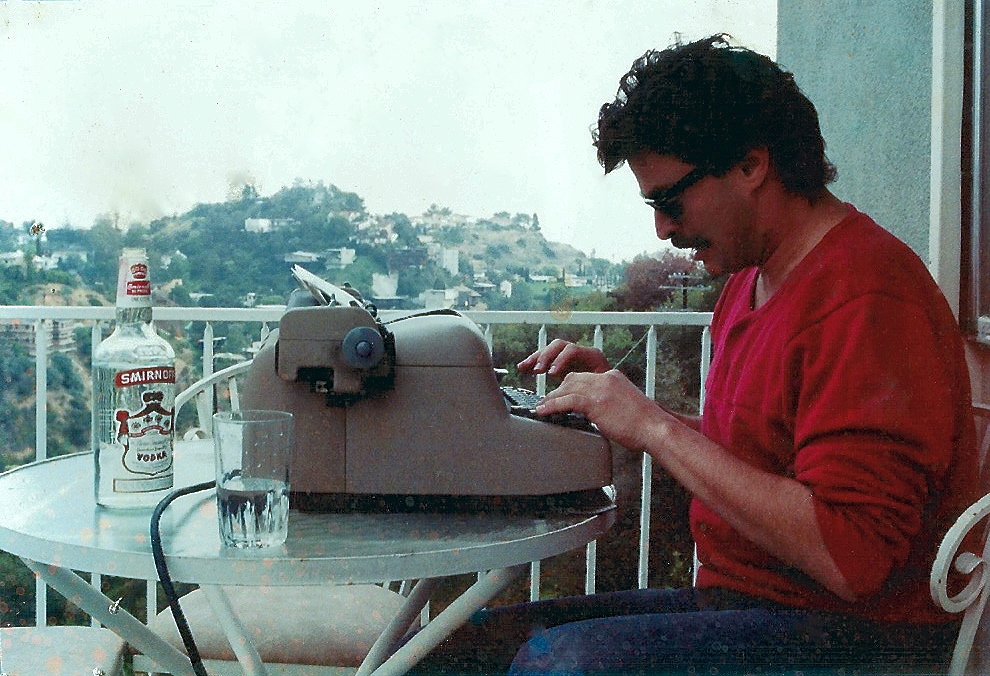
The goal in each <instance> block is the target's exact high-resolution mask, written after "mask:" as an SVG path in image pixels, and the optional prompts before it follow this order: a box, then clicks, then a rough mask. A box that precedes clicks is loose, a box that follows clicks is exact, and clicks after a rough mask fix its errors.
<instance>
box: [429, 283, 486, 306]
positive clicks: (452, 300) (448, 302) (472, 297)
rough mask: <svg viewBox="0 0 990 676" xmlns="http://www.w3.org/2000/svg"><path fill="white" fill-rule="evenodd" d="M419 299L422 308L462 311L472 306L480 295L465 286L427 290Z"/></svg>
mask: <svg viewBox="0 0 990 676" xmlns="http://www.w3.org/2000/svg"><path fill="white" fill-rule="evenodd" d="M419 298H420V302H422V303H423V307H428V308H441V307H442V308H456V309H459V310H464V309H467V308H470V307H471V306H472V305H474V303H475V302H476V301H477V299H478V298H481V294H480V293H478V292H477V291H474V290H472V289H469V288H467V287H466V286H455V287H454V288H452V289H427V290H426V291H424V292H423V293H422V294H420V297H419Z"/></svg>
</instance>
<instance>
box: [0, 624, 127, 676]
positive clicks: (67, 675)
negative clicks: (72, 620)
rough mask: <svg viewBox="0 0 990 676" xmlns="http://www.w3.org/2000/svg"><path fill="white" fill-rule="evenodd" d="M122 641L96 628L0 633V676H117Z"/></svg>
mask: <svg viewBox="0 0 990 676" xmlns="http://www.w3.org/2000/svg"><path fill="white" fill-rule="evenodd" d="M123 660H124V641H123V639H121V638H120V637H119V636H117V635H116V634H114V633H113V632H112V631H110V630H109V629H100V628H97V627H10V628H5V629H0V672H2V673H4V674H6V675H7V676H77V675H78V674H83V675H84V676H98V675H102V676H119V675H120V674H122V673H123V672H122V668H123Z"/></svg>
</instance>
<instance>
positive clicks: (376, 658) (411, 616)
mask: <svg viewBox="0 0 990 676" xmlns="http://www.w3.org/2000/svg"><path fill="white" fill-rule="evenodd" d="M440 579H441V578H426V579H423V580H420V581H419V582H417V583H416V586H414V587H413V589H412V591H411V592H410V593H409V596H408V597H407V598H406V600H405V602H404V603H403V604H402V607H401V608H400V609H399V612H398V613H396V615H395V617H393V618H392V619H391V620H390V621H389V623H388V625H386V627H385V629H384V630H383V631H382V634H381V636H379V637H378V639H377V640H376V641H375V643H374V645H372V646H371V650H370V651H368V654H367V656H366V657H365V658H364V660H363V661H362V662H361V667H360V668H359V669H358V671H357V674H355V676H367V674H370V673H371V672H372V671H374V670H375V669H377V668H378V667H379V666H381V664H382V662H384V661H385V659H386V658H388V656H389V655H391V654H392V653H393V652H395V650H396V648H397V647H398V645H399V641H400V640H401V639H402V637H403V636H405V634H406V632H407V631H409V627H411V626H412V624H413V622H415V621H416V617H417V615H419V613H420V611H422V610H423V608H424V607H425V606H426V604H427V603H428V602H429V600H430V597H431V596H433V592H434V590H435V589H436V588H437V585H438V584H440Z"/></svg>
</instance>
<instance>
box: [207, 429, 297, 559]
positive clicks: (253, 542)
mask: <svg viewBox="0 0 990 676" xmlns="http://www.w3.org/2000/svg"><path fill="white" fill-rule="evenodd" d="M213 449H214V456H215V458H216V470H217V516H218V518H219V522H220V541H221V542H222V543H223V544H224V545H225V546H228V547H240V548H247V547H273V546H277V545H280V544H282V543H283V542H285V537H286V534H287V533H288V525H289V464H290V461H291V458H292V414H291V413H286V412H284V411H260V410H244V411H233V412H223V413H216V414H214V416H213Z"/></svg>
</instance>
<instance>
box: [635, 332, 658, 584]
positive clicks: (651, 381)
mask: <svg viewBox="0 0 990 676" xmlns="http://www.w3.org/2000/svg"><path fill="white" fill-rule="evenodd" d="M656 380H657V329H656V327H655V326H652V325H651V326H650V328H649V330H648V331H647V333H646V386H645V388H644V391H645V393H646V396H647V397H649V398H650V399H655V398H656ZM640 491H641V495H640V502H639V507H640V512H639V576H638V584H639V588H640V589H646V587H648V586H649V578H650V520H651V512H652V511H653V508H652V500H653V458H651V457H650V456H649V455H647V454H646V453H644V454H643V476H642V485H641V487H640Z"/></svg>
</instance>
